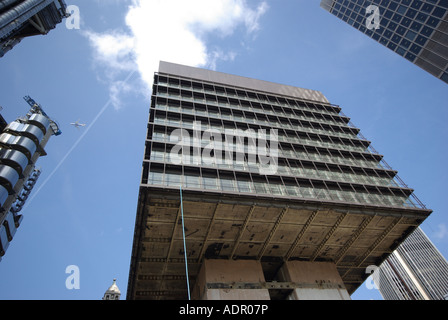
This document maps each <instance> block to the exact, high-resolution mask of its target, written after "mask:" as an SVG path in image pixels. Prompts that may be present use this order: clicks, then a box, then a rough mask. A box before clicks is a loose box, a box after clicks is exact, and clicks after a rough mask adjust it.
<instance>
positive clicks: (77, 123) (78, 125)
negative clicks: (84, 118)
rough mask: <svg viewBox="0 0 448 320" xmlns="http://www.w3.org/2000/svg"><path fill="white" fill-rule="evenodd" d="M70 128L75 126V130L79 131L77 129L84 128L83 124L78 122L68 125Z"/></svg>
mask: <svg viewBox="0 0 448 320" xmlns="http://www.w3.org/2000/svg"><path fill="white" fill-rule="evenodd" d="M70 124H71V125H72V126H75V127H76V128H77V129H79V127H85V126H86V125H85V123H79V120H78V121H76V122H72V123H70Z"/></svg>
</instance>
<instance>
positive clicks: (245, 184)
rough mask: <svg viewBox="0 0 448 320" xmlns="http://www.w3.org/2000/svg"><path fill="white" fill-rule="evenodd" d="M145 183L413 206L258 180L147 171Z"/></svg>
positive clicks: (402, 199)
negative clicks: (146, 181)
mask: <svg viewBox="0 0 448 320" xmlns="http://www.w3.org/2000/svg"><path fill="white" fill-rule="evenodd" d="M148 183H149V184H151V185H161V186H167V187H173V188H180V187H182V188H193V189H205V190H208V191H224V192H241V193H255V194H259V195H271V196H272V195H274V196H285V197H299V198H303V199H318V200H322V201H343V202H351V203H365V204H372V205H389V206H400V207H403V206H404V207H415V204H413V202H412V201H411V200H410V199H409V198H408V197H406V196H405V195H403V196H397V195H385V194H372V193H362V192H354V191H348V190H327V189H325V188H312V187H302V186H298V185H283V184H274V183H268V182H260V181H250V180H235V179H228V178H216V177H207V176H197V175H179V174H171V173H163V172H157V171H151V172H149V174H148Z"/></svg>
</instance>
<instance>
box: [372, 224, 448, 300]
mask: <svg viewBox="0 0 448 320" xmlns="http://www.w3.org/2000/svg"><path fill="white" fill-rule="evenodd" d="M377 284H378V289H379V291H380V293H381V295H382V296H383V298H384V299H385V300H444V296H446V295H447V294H448V262H447V261H446V259H445V258H444V257H443V256H442V254H441V253H440V252H439V250H437V248H436V247H435V246H434V244H433V243H432V242H431V240H429V238H428V237H427V236H426V235H425V233H424V232H423V230H422V229H420V228H417V229H416V230H415V231H414V232H413V233H412V234H411V235H410V236H409V237H408V238H407V239H406V240H405V241H404V242H403V243H402V244H401V245H400V246H399V247H398V249H397V250H396V251H394V252H393V254H392V255H391V256H390V257H389V258H388V259H387V260H386V261H384V262H383V263H382V264H381V266H380V268H379V273H378V278H377Z"/></svg>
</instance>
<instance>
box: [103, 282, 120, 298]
mask: <svg viewBox="0 0 448 320" xmlns="http://www.w3.org/2000/svg"><path fill="white" fill-rule="evenodd" d="M116 282H117V279H114V283H112V285H111V286H110V287H109V289H107V291H106V292H105V293H104V296H103V300H120V296H121V292H120V289H118V286H117V283H116Z"/></svg>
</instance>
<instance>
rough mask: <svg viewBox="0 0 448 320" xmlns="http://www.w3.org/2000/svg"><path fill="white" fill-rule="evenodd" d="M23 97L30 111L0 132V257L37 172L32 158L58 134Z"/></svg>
mask: <svg viewBox="0 0 448 320" xmlns="http://www.w3.org/2000/svg"><path fill="white" fill-rule="evenodd" d="M25 100H26V101H27V102H28V103H29V104H30V105H31V109H30V111H29V112H28V113H27V114H26V116H24V117H22V118H19V119H17V120H16V121H13V122H11V123H10V124H9V125H6V126H4V127H3V128H2V131H1V134H0V260H1V257H2V256H4V255H5V253H6V249H7V248H8V247H9V243H10V242H11V241H12V239H13V237H14V235H15V233H16V231H17V228H18V227H19V226H20V223H21V221H22V215H20V214H19V212H20V211H21V210H22V208H23V205H24V204H25V201H26V200H27V198H28V196H29V194H30V192H31V190H32V189H33V187H34V185H35V183H36V180H37V178H38V177H39V175H40V169H39V168H36V166H35V165H36V162H37V160H38V159H39V157H41V156H45V155H46V152H45V149H44V148H45V146H46V144H47V142H48V140H49V139H50V137H51V136H53V135H59V134H61V131H60V130H59V127H58V125H57V124H56V123H55V122H54V121H53V120H51V119H50V118H49V117H48V115H47V114H46V113H45V112H44V110H43V109H42V107H41V106H40V105H39V104H37V103H36V102H35V101H34V100H33V99H31V98H30V97H25Z"/></svg>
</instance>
